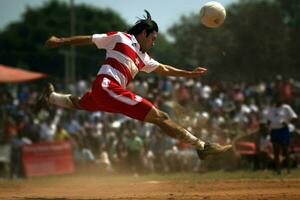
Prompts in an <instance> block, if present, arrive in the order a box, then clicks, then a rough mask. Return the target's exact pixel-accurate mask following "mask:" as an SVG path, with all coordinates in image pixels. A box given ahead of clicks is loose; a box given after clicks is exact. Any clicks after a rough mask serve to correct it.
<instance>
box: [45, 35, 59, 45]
mask: <svg viewBox="0 0 300 200" xmlns="http://www.w3.org/2000/svg"><path fill="white" fill-rule="evenodd" d="M59 45H60V38H58V37H55V36H51V37H50V38H49V39H48V40H47V41H46V43H45V46H46V47H48V48H56V47H58V46H59Z"/></svg>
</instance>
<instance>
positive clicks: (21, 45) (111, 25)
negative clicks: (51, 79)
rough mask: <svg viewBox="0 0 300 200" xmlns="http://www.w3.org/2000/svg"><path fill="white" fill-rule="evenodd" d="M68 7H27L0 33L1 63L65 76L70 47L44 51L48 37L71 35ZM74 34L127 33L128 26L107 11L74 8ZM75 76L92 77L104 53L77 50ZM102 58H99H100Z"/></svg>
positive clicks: (51, 3)
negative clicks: (120, 31)
mask: <svg viewBox="0 0 300 200" xmlns="http://www.w3.org/2000/svg"><path fill="white" fill-rule="evenodd" d="M69 10H70V8H69V5H67V4H66V3H64V2H61V1H49V2H46V3H45V4H44V5H43V6H42V7H39V8H30V7H28V8H27V10H26V11H25V13H24V14H23V17H22V21H20V22H15V23H12V24H10V25H9V26H8V27H7V28H6V29H5V30H3V31H2V32H1V33H0V49H1V50H0V59H1V62H2V63H4V64H8V65H11V66H22V67H27V68H28V69H31V70H36V71H42V72H46V73H49V74H51V75H56V76H61V77H63V75H64V65H65V55H66V54H64V52H66V51H68V50H69V47H63V48H60V49H59V50H58V49H55V50H49V49H46V48H44V42H45V41H46V40H47V38H49V37H50V36H51V35H57V36H61V37H67V36H70V11H69ZM75 13H76V25H75V26H76V34H78V35H82V34H93V33H99V32H100V33H101V32H108V31H112V30H127V28H128V25H127V24H126V23H125V22H124V20H123V19H122V18H121V17H120V16H119V15H118V14H117V13H115V12H114V11H112V10H110V9H98V8H97V9H96V8H93V7H90V6H86V5H76V6H75ZM76 55H77V57H76V59H77V61H76V63H77V74H78V75H82V76H87V75H88V74H95V73H96V72H97V70H98V69H97V66H98V63H99V62H100V60H101V58H102V57H103V56H104V55H103V54H102V55H100V56H99V53H98V51H96V48H95V47H83V48H80V49H79V48H78V49H77V54H76ZM101 56H102V57H101Z"/></svg>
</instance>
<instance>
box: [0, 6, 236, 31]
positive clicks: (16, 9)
mask: <svg viewBox="0 0 300 200" xmlns="http://www.w3.org/2000/svg"><path fill="white" fill-rule="evenodd" d="M46 1H48V0H0V29H4V28H5V26H7V25H8V24H9V23H11V22H15V21H20V20H21V16H22V13H24V12H25V10H26V7H27V6H30V7H36V6H42V5H43V3H44V2H46ZM61 1H66V2H68V1H69V0H61ZM208 1H210V0H148V1H146V0H74V2H75V4H81V3H85V4H88V5H91V6H95V7H100V8H107V7H109V8H111V9H113V10H115V11H116V12H118V13H119V14H120V15H121V17H122V18H123V19H124V20H126V22H127V23H128V24H133V23H134V22H135V21H136V20H137V17H142V16H143V15H144V9H147V10H148V11H149V12H150V13H151V15H152V18H153V19H154V20H155V21H156V22H157V23H158V25H159V28H160V31H161V32H163V33H166V32H167V29H168V28H169V27H171V26H172V25H173V24H174V23H176V22H177V21H178V20H179V19H180V17H181V16H182V15H189V14H190V13H192V12H194V13H197V12H199V10H200V8H201V6H202V5H204V4H205V3H207V2H208ZM217 1H218V2H220V3H221V4H223V5H224V6H225V7H226V6H228V5H230V4H231V3H235V2H238V0H217Z"/></svg>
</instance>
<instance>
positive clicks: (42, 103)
mask: <svg viewBox="0 0 300 200" xmlns="http://www.w3.org/2000/svg"><path fill="white" fill-rule="evenodd" d="M52 92H54V86H53V85H52V84H51V83H47V86H46V87H45V88H44V90H43V92H42V93H41V94H40V96H39V97H38V99H37V102H36V108H35V110H36V111H39V110H41V109H42V108H43V107H48V106H49V97H50V94H51V93H52Z"/></svg>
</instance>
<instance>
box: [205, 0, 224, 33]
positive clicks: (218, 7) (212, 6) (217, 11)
mask: <svg viewBox="0 0 300 200" xmlns="http://www.w3.org/2000/svg"><path fill="white" fill-rule="evenodd" d="M225 17H226V10H225V8H224V7H223V5H222V4H220V3H219V2H216V1H210V2H207V3H206V4H204V6H203V7H202V8H201V10H200V21H201V23H202V24H203V25H205V26H207V27H209V28H217V27H219V26H220V25H222V24H223V22H224V20H225Z"/></svg>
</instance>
